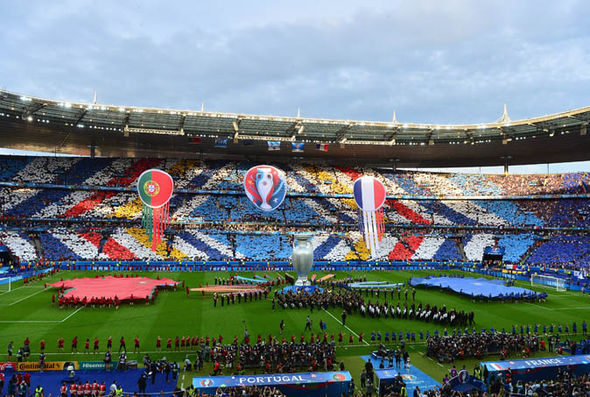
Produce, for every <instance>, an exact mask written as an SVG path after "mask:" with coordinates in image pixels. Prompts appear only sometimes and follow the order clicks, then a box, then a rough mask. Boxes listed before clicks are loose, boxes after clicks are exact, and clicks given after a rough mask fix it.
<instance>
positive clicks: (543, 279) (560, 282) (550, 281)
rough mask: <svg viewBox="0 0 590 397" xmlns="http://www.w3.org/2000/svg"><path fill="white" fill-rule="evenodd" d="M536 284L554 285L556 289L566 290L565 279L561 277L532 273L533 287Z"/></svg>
mask: <svg viewBox="0 0 590 397" xmlns="http://www.w3.org/2000/svg"><path fill="white" fill-rule="evenodd" d="M535 284H537V285H545V286H547V287H552V288H555V290H556V291H565V279H563V278H561V277H554V276H546V275H544V274H531V287H532V286H534V285H535Z"/></svg>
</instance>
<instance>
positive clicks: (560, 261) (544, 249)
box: [526, 236, 590, 266]
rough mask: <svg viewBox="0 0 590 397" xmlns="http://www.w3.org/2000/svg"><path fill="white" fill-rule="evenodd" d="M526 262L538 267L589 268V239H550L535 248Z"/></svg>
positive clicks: (574, 237)
mask: <svg viewBox="0 0 590 397" xmlns="http://www.w3.org/2000/svg"><path fill="white" fill-rule="evenodd" d="M526 262H527V263H529V264H540V265H542V264H550V265H576V266H590V237H589V236H582V237H578V236H557V237H552V238H551V239H550V240H549V241H547V242H545V243H542V244H540V245H539V246H538V247H537V248H535V250H534V251H533V253H532V254H531V256H529V257H528V258H527V261H526Z"/></svg>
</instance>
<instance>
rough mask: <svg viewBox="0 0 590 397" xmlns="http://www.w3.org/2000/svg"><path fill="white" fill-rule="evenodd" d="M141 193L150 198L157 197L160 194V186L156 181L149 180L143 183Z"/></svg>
mask: <svg viewBox="0 0 590 397" xmlns="http://www.w3.org/2000/svg"><path fill="white" fill-rule="evenodd" d="M143 191H144V192H145V194H147V195H148V196H150V197H154V196H157V195H158V193H160V185H158V182H156V181H152V180H149V181H147V182H146V183H144V185H143Z"/></svg>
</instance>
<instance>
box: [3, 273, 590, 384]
mask: <svg viewBox="0 0 590 397" xmlns="http://www.w3.org/2000/svg"><path fill="white" fill-rule="evenodd" d="M315 273H316V274H317V275H318V277H321V276H323V275H325V274H327V272H315ZM439 273H440V272H436V271H430V272H427V271H391V272H386V271H373V272H336V273H335V274H336V279H341V278H344V277H346V276H351V277H366V278H367V280H369V281H372V280H374V281H387V282H391V283H399V282H406V281H407V280H408V279H409V278H411V277H423V276H425V275H427V274H439ZM451 273H455V274H460V273H461V272H456V271H455V272H446V274H451ZM95 274H96V272H79V271H62V272H59V273H56V274H55V275H53V276H48V277H46V278H44V279H42V280H36V281H34V282H32V283H29V284H28V285H23V283H22V281H21V282H18V283H13V284H12V290H11V291H10V292H8V291H7V288H6V285H3V286H2V288H3V289H2V290H0V344H2V345H3V346H2V347H3V349H2V353H1V354H0V362H1V361H5V359H6V358H7V356H6V349H5V347H6V346H7V345H8V343H9V342H10V341H14V348H15V353H16V350H17V349H18V348H19V347H20V346H22V344H23V340H24V339H25V338H26V337H29V338H30V339H31V350H32V355H31V358H30V359H29V360H37V358H38V353H39V341H40V340H41V339H44V340H45V341H46V353H47V355H48V361H56V360H78V361H100V360H102V358H103V355H104V350H105V348H106V340H107V338H108V337H109V336H112V338H113V349H114V351H115V352H116V351H117V349H118V347H119V338H120V337H121V336H124V337H125V339H126V342H127V350H128V357H129V358H130V359H136V360H138V361H139V362H141V360H142V357H143V355H144V354H145V352H149V353H150V355H151V356H152V358H160V357H161V356H162V355H165V356H166V357H167V358H168V359H174V360H179V361H181V360H184V358H185V357H186V356H187V355H188V356H189V358H191V360H193V358H194V351H191V350H186V351H181V352H175V351H167V349H166V340H167V338H169V337H170V338H172V339H173V340H174V338H175V337H176V336H179V337H181V336H185V337H186V336H191V337H193V336H200V337H205V336H209V337H210V338H213V337H216V338H217V337H219V335H222V336H223V343H232V341H233V338H234V336H237V337H238V339H239V340H241V339H242V337H243V334H244V330H245V328H247V330H248V332H249V334H250V336H251V339H252V340H253V341H255V340H256V337H257V335H258V334H260V335H261V336H262V338H263V339H268V336H269V334H270V335H273V336H275V337H277V338H279V339H281V338H282V337H285V338H286V339H287V340H290V338H291V335H295V337H296V339H297V340H299V338H300V335H301V334H304V335H305V339H306V341H309V339H310V336H311V333H314V334H318V333H319V332H320V328H319V323H320V320H321V321H324V322H325V323H326V324H327V333H328V335H330V334H334V335H335V337H336V340H338V333H340V332H342V334H343V343H337V346H338V348H337V359H338V360H343V361H344V363H345V365H346V368H347V369H348V370H350V371H351V373H352V375H353V377H358V374H359V372H360V369H361V366H362V361H361V359H360V358H359V356H361V355H363V354H367V353H368V352H370V351H371V350H375V347H376V346H375V345H376V343H377V342H372V341H371V339H370V335H371V333H372V332H377V331H380V332H381V333H382V334H383V335H384V334H385V333H386V332H389V333H390V334H391V333H392V332H395V333H399V332H400V331H402V332H404V335H405V333H406V332H415V333H416V343H410V344H408V349H409V352H410V354H412V353H414V354H412V363H413V365H417V366H418V367H419V368H420V369H422V370H423V371H424V372H426V373H428V374H429V375H431V376H432V377H434V378H435V379H439V380H440V378H441V377H442V374H443V373H444V372H445V371H446V370H447V368H446V367H444V366H443V365H441V364H439V363H437V362H435V361H433V360H430V359H429V358H427V357H426V356H424V355H423V353H424V351H425V347H424V343H421V341H420V340H419V337H418V335H419V332H424V333H426V332H427V331H429V332H430V333H433V332H434V331H435V330H438V331H439V332H443V330H444V328H445V326H442V325H437V324H434V323H426V322H423V321H418V320H406V319H392V318H387V319H384V318H380V319H379V318H377V319H375V318H368V317H362V316H361V315H360V314H358V313H354V314H350V315H349V316H348V317H347V320H346V326H342V324H341V322H340V317H341V313H342V309H341V308H338V307H335V308H329V309H328V310H317V309H316V310H314V311H313V312H310V310H309V309H283V308H281V307H279V306H278V305H277V307H276V308H275V309H274V310H273V309H272V296H273V293H274V289H273V291H272V292H271V293H270V294H269V295H268V298H267V299H262V300H258V301H256V300H254V301H248V302H245V303H244V302H242V303H237V300H236V303H234V304H229V305H225V306H223V307H221V304H220V303H218V304H217V307H214V305H213V299H212V295H211V294H207V295H206V296H205V297H203V296H202V295H201V293H200V292H190V294H189V296H187V294H186V291H185V290H184V289H183V288H181V287H179V288H178V289H177V290H176V291H174V290H163V291H161V292H160V293H159V294H158V296H157V298H156V299H155V302H154V303H153V304H149V305H145V304H138V303H136V304H134V305H127V304H124V305H121V306H120V308H119V309H118V310H116V309H115V308H100V307H95V308H93V307H85V308H81V307H78V308H64V309H61V308H59V307H58V305H57V304H55V305H52V295H56V296H57V289H54V288H51V287H48V288H44V284H45V283H48V284H49V283H52V282H56V281H59V280H60V279H61V278H63V279H72V278H78V277H85V276H92V277H94V276H95ZM99 274H105V275H106V274H112V273H109V272H99ZM118 274H134V275H140V276H146V277H156V276H160V277H168V278H172V279H174V280H179V281H185V283H186V286H188V287H189V288H196V287H199V286H200V285H202V286H204V285H205V284H207V283H208V284H209V285H214V279H215V277H219V278H223V279H227V278H229V276H230V275H233V274H236V273H235V272H231V273H230V272H127V273H125V272H122V273H118ZM239 274H240V275H241V276H245V277H252V276H253V274H254V273H252V272H240V273H239ZM256 274H258V275H264V274H266V275H267V276H269V277H271V278H274V277H275V276H276V273H274V272H257V273H256ZM281 274H283V273H281ZM463 274H465V275H466V276H469V275H471V276H473V274H468V273H463ZM476 276H477V275H476ZM517 286H520V287H525V288H530V285H529V284H528V283H525V282H521V283H519V282H517ZM281 288H282V286H281ZM533 289H534V290H537V291H545V292H548V294H549V297H548V299H547V301H546V302H542V303H486V302H472V301H471V299H469V298H467V297H463V296H460V295H457V294H454V293H450V292H446V291H440V290H438V289H417V290H416V298H415V301H416V304H418V303H419V302H422V303H423V304H424V305H425V304H430V305H431V306H432V305H437V306H439V307H441V306H442V305H446V307H447V309H448V310H450V309H453V308H455V309H456V310H458V311H459V310H464V311H466V312H469V311H474V312H475V326H474V327H475V328H476V329H477V330H478V331H479V330H481V329H482V328H485V329H490V328H491V327H493V328H495V329H496V330H501V329H502V328H505V329H506V331H508V332H511V331H512V326H513V325H516V326H517V329H520V325H521V324H522V325H524V326H525V327H526V325H527V324H528V325H529V326H530V328H531V332H532V329H533V327H534V324H539V329H540V330H542V326H543V325H544V324H545V325H547V326H548V327H549V326H550V325H551V324H555V326H556V327H557V325H558V324H561V325H562V326H564V327H565V325H566V324H567V325H569V327H570V332H571V325H572V323H573V322H576V323H577V324H578V334H580V333H581V323H582V321H583V320H586V321H587V322H588V321H589V320H590V317H589V316H588V313H589V312H590V310H589V309H590V297H588V296H585V295H582V294H581V293H579V292H572V291H560V292H557V291H555V289H552V288H547V287H542V286H535V287H534V288H533ZM383 299H384V298H383V294H381V296H380V299H377V297H376V296H367V297H365V300H366V301H368V300H371V301H372V302H375V301H381V302H382V301H383ZM408 299H409V302H408V304H411V302H412V300H411V299H412V298H411V294H409V295H408ZM388 302H389V303H393V304H394V305H395V304H397V302H398V299H397V294H395V296H394V298H393V299H391V296H390V295H388ZM404 302H405V299H404V296H403V294H402V297H401V303H402V306H403V303H404ZM308 315H309V316H310V317H311V319H312V322H313V326H312V330H311V332H310V331H304V327H305V322H306V317H307V316H308ZM281 320H283V321H284V322H285V330H284V333H283V335H280V328H279V324H280V322H281ZM470 328H471V327H470ZM449 332H451V330H450V329H449ZM361 333H362V334H364V341H363V342H359V339H358V335H359V334H361ZM350 334H352V335H353V337H354V342H353V344H352V345H351V344H349V335H350ZM75 336H77V337H78V339H79V340H80V342H79V343H78V349H79V351H80V353H77V354H76V353H74V354H72V353H70V342H71V339H72V338H73V337H75ZM136 336H138V337H139V338H140V340H141V351H142V352H141V353H132V350H133V339H134V338H135V337H136ZM158 336H160V337H161V338H162V352H161V353H160V352H156V348H155V342H156V338H157V337H158ZM60 337H63V338H64V339H65V352H64V353H58V352H57V340H58V338H60ZM95 337H97V338H99V340H100V353H97V354H93V353H92V350H93V346H92V341H93V340H94V338H95ZM86 338H89V339H90V350H91V352H90V353H85V352H84V341H85V340H86ZM562 339H563V338H562ZM394 344H395V342H393V343H392V342H390V343H389V344H388V345H389V346H393V345H394ZM543 355H547V353H546V352H544V353H543ZM496 358H497V357H494V356H489V359H496ZM477 362H479V360H466V361H463V362H458V363H457V365H459V366H461V365H463V364H465V365H466V366H467V368H472V367H473V365H474V364H475V363H477ZM208 370H209V367H208V366H206V367H205V368H204V370H203V371H204V372H206V371H208ZM191 376H192V375H191ZM189 379H190V376H189V377H187V378H186V380H185V381H184V382H185V383H186V382H188V380H189Z"/></svg>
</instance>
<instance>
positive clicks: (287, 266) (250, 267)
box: [55, 261, 475, 272]
mask: <svg viewBox="0 0 590 397" xmlns="http://www.w3.org/2000/svg"><path fill="white" fill-rule="evenodd" d="M465 265H475V263H472V262H468V263H440V262H429V261H425V262H415V263H407V262H402V261H399V262H385V261H375V262H352V261H341V262H340V261H317V262H314V265H313V270H314V271H322V270H323V271H371V270H452V269H456V270H461V269H462V268H463V266H465ZM55 266H56V267H58V268H59V269H61V270H90V271H179V272H183V271H186V272H198V271H232V272H245V271H292V270H293V265H292V264H291V263H290V262H287V261H268V262H263V261H248V262H240V261H227V262H224V261H125V262H119V261H61V262H55Z"/></svg>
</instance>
